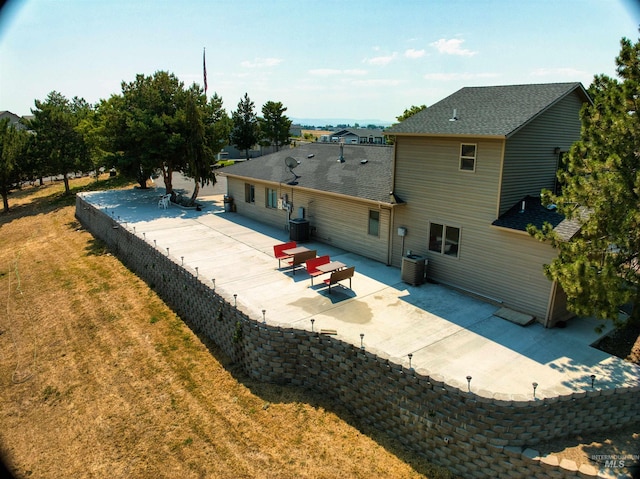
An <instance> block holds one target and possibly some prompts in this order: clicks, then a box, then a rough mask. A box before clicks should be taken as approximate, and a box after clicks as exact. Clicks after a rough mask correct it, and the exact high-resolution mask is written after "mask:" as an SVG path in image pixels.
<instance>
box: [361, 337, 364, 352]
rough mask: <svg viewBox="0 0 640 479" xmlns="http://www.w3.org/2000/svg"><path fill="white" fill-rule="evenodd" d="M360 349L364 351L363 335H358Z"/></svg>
mask: <svg viewBox="0 0 640 479" xmlns="http://www.w3.org/2000/svg"><path fill="white" fill-rule="evenodd" d="M360 349H362V350H363V351H364V333H360Z"/></svg>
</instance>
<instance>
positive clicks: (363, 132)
mask: <svg viewBox="0 0 640 479" xmlns="http://www.w3.org/2000/svg"><path fill="white" fill-rule="evenodd" d="M348 134H351V135H356V136H358V137H367V138H368V137H370V136H373V137H381V136H384V135H385V133H384V130H380V129H373V128H343V129H341V130H337V131H334V132H333V135H332V136H345V135H348Z"/></svg>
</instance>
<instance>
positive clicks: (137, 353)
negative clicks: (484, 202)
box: [0, 179, 449, 479]
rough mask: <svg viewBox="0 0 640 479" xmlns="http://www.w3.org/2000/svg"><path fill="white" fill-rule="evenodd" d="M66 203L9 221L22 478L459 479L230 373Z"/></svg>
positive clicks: (7, 393)
mask: <svg viewBox="0 0 640 479" xmlns="http://www.w3.org/2000/svg"><path fill="white" fill-rule="evenodd" d="M104 181H106V180H102V181H101V182H104ZM90 182H91V180H89V179H78V180H73V181H72V186H73V187H75V188H79V187H82V186H83V185H86V184H88V183H90ZM91 187H95V185H91ZM61 192H62V185H60V184H58V183H52V184H47V185H46V186H44V187H39V188H37V187H36V188H30V189H26V190H23V191H21V192H17V193H15V194H13V195H11V196H10V205H11V207H12V208H13V212H10V213H9V214H4V215H0V450H1V452H2V455H3V459H4V461H5V463H6V465H7V467H8V468H9V470H10V471H11V472H12V473H13V474H14V475H15V476H16V477H19V478H29V477H32V478H38V479H46V478H72V477H73V478H162V477H166V478H234V479H236V478H252V477H259V478H335V477H343V478H359V477H360V478H374V477H381V478H382V477H384V478H418V477H428V478H442V477H449V475H448V473H447V472H446V471H443V470H440V469H438V468H436V467H434V466H432V465H430V464H429V463H428V462H427V461H425V460H423V459H421V458H416V457H415V456H412V455H410V454H408V453H407V452H406V451H405V450H404V449H403V448H402V447H400V446H399V445H398V444H396V443H394V442H391V441H389V440H388V439H385V438H384V436H381V435H379V434H378V433H377V432H375V431H370V430H358V429H357V428H356V427H354V426H353V425H352V423H351V422H352V421H351V418H350V416H349V415H348V414H347V413H345V412H344V411H341V410H340V409H339V408H336V407H335V406H334V405H331V404H327V403H325V402H324V399H323V398H321V397H318V396H314V395H310V394H307V393H305V392H302V391H299V390H297V389H293V388H287V387H278V386H272V385H265V384H259V383H256V382H253V381H251V380H249V379H248V378H247V377H245V376H243V375H242V373H241V372H239V371H235V370H234V367H233V365H231V364H228V362H227V360H226V359H225V358H224V357H223V355H222V354H221V353H220V352H219V351H218V350H216V349H215V347H213V346H212V345H209V344H205V343H203V342H202V340H201V339H199V338H198V337H197V336H196V335H194V334H193V333H192V332H191V330H189V329H188V328H187V327H186V326H185V325H184V324H183V323H182V321H181V320H180V318H178V317H176V315H175V314H174V313H172V311H171V310H170V309H169V308H168V307H167V306H166V305H165V304H164V303H163V302H162V301H161V300H160V299H159V298H158V297H157V296H156V294H155V293H154V292H153V291H152V290H151V289H149V287H148V286H147V285H146V284H145V283H144V282H142V281H141V280H140V279H138V278H137V277H136V276H135V275H134V274H133V273H132V272H130V271H129V270H127V269H126V268H125V267H123V265H122V264H121V263H120V262H119V261H118V260H117V259H116V258H115V257H113V256H111V255H110V254H109V252H108V251H107V250H106V249H105V248H104V247H103V245H102V244H101V243H100V242H98V241H96V240H94V239H93V237H92V236H91V235H90V234H89V233H88V232H87V231H85V230H83V229H82V227H81V225H80V224H78V222H77V221H76V220H75V218H74V200H73V198H65V197H64V196H63V195H62V194H61ZM329 408H330V409H331V410H329Z"/></svg>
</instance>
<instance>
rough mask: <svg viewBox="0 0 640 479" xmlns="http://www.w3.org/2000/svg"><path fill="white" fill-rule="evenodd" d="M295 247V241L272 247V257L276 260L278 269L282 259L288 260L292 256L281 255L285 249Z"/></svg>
mask: <svg viewBox="0 0 640 479" xmlns="http://www.w3.org/2000/svg"><path fill="white" fill-rule="evenodd" d="M296 246H297V244H296V242H295V241H289V242H288V243H281V244H276V245H273V255H274V256H275V257H276V259H277V260H278V269H279V268H280V261H281V260H283V259H289V258H291V257H292V256H293V255H290V254H285V253H283V251H284V250H286V249H292V248H295V247H296Z"/></svg>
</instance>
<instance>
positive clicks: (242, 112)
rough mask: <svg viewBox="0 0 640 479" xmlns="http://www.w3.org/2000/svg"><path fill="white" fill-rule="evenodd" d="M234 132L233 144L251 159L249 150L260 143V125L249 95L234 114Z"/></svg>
mask: <svg viewBox="0 0 640 479" xmlns="http://www.w3.org/2000/svg"><path fill="white" fill-rule="evenodd" d="M232 119H233V130H232V131H231V142H232V143H233V144H234V145H235V146H236V147H237V148H238V149H239V150H244V151H245V156H246V159H247V160H248V159H249V149H250V148H251V147H252V146H253V145H255V144H256V143H257V142H258V139H259V133H260V129H259V124H258V117H257V116H256V113H255V105H254V103H253V102H252V101H251V99H250V98H249V95H248V94H247V93H245V94H244V97H243V98H242V99H241V100H240V102H239V103H238V109H237V110H236V111H234V112H233V114H232Z"/></svg>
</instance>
